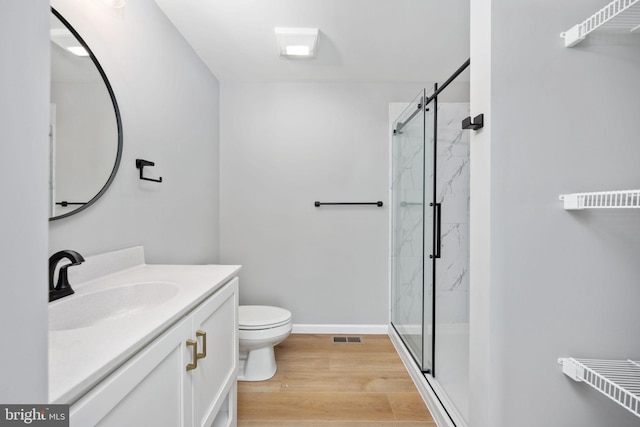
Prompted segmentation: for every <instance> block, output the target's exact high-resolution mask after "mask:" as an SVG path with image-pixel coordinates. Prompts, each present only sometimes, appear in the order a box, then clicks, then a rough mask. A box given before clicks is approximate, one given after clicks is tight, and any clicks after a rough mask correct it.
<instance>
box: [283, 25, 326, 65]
mask: <svg viewBox="0 0 640 427" xmlns="http://www.w3.org/2000/svg"><path fill="white" fill-rule="evenodd" d="M318 33H319V31H318V29H317V28H283V27H278V28H275V34H276V40H277V41H278V51H279V52H280V56H284V57H287V58H315V56H316V50H317V48H318Z"/></svg>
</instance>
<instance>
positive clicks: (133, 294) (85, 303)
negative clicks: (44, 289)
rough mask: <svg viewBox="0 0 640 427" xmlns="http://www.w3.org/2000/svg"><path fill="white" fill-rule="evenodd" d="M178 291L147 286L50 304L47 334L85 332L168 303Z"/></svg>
mask: <svg viewBox="0 0 640 427" xmlns="http://www.w3.org/2000/svg"><path fill="white" fill-rule="evenodd" d="M178 290H179V287H178V286H177V285H174V284H172V283H162V282H147V283H133V284H127V285H122V286H116V287H111V288H106V289H101V290H98V291H94V292H90V293H87V294H80V295H71V296H68V297H65V298H63V299H60V300H58V301H56V302H54V303H51V304H49V330H50V331H63V330H69V329H79V328H87V327H90V326H95V325H97V324H99V323H102V322H108V321H113V320H119V319H126V318H129V317H132V316H135V315H137V314H140V313H143V312H144V311H145V310H148V309H150V308H153V307H157V306H159V305H161V304H163V303H165V302H167V301H169V300H170V299H171V298H173V297H174V296H175V295H176V294H177V293H178Z"/></svg>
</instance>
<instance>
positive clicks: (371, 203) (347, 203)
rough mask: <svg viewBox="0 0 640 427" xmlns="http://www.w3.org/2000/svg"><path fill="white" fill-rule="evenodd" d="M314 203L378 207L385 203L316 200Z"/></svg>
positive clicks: (317, 205) (320, 204) (318, 204)
mask: <svg viewBox="0 0 640 427" xmlns="http://www.w3.org/2000/svg"><path fill="white" fill-rule="evenodd" d="M314 205H315V206H316V208H317V207H319V206H322V205H375V206H378V207H382V205H383V203H382V202H381V201H377V202H318V201H316V202H315V203H314Z"/></svg>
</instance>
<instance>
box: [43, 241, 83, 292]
mask: <svg viewBox="0 0 640 427" xmlns="http://www.w3.org/2000/svg"><path fill="white" fill-rule="evenodd" d="M64 258H66V259H68V260H69V261H71V264H67V265H63V266H62V267H60V272H59V273H58V284H57V285H56V287H55V288H54V287H53V276H54V274H55V272H56V267H57V266H58V263H59V262H60V260H62V259H64ZM83 262H84V258H83V257H82V255H80V254H79V253H78V252H76V251H71V250H66V251H60V252H56V253H55V254H53V255H51V257H50V258H49V302H51V301H55V300H57V299H60V298H62V297H66V296H67V295H71V294H73V289H71V285H69V277H68V276H67V268H69V267H71V266H73V265H80V264H82V263H83Z"/></svg>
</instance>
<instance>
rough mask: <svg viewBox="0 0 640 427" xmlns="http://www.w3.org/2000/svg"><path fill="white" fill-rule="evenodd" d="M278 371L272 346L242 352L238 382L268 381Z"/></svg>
mask: <svg viewBox="0 0 640 427" xmlns="http://www.w3.org/2000/svg"><path fill="white" fill-rule="evenodd" d="M277 370H278V366H277V365H276V357H275V353H274V351H273V347H272V346H267V347H262V348H257V349H254V350H249V351H246V352H240V365H239V369H238V381H266V380H268V379H270V378H273V376H274V375H275V374H276V371H277Z"/></svg>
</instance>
